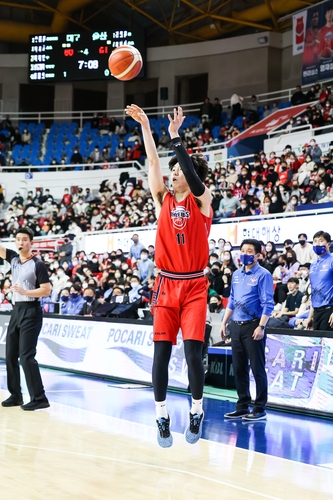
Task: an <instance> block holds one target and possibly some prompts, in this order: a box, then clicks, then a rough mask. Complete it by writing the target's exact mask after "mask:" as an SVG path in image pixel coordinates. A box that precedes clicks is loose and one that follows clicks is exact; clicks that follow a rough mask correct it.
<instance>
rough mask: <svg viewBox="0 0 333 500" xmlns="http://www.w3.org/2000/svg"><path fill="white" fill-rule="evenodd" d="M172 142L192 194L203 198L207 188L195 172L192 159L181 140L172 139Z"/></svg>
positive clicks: (178, 138)
mask: <svg viewBox="0 0 333 500" xmlns="http://www.w3.org/2000/svg"><path fill="white" fill-rule="evenodd" d="M171 142H172V146H173V150H174V152H175V153H176V156H177V160H178V163H179V165H180V168H181V169H182V171H183V174H184V175H185V179H186V181H187V184H188V185H189V186H190V190H191V192H192V193H193V194H194V196H202V195H203V194H204V192H205V186H204V184H203V183H202V181H201V180H200V178H199V176H198V174H197V173H196V171H195V170H194V166H193V162H192V160H191V157H190V156H189V154H188V152H187V151H186V149H185V148H184V145H183V143H182V141H181V138H180V137H175V138H174V139H171Z"/></svg>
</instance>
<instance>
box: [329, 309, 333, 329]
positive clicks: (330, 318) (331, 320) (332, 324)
mask: <svg viewBox="0 0 333 500" xmlns="http://www.w3.org/2000/svg"><path fill="white" fill-rule="evenodd" d="M328 324H329V325H330V327H331V328H333V313H332V314H331V316H330V317H329V320H328Z"/></svg>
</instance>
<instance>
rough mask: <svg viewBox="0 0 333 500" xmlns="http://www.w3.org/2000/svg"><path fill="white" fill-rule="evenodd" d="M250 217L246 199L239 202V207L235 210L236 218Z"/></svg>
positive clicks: (250, 213)
mask: <svg viewBox="0 0 333 500" xmlns="http://www.w3.org/2000/svg"><path fill="white" fill-rule="evenodd" d="M251 215H252V212H251V209H250V207H249V205H248V202H247V200H246V199H242V200H240V207H239V208H237V210H236V217H249V216H251Z"/></svg>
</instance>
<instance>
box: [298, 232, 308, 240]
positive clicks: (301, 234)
mask: <svg viewBox="0 0 333 500" xmlns="http://www.w3.org/2000/svg"><path fill="white" fill-rule="evenodd" d="M301 236H304V238H305V239H306V240H307V239H308V237H307V235H306V234H305V233H299V235H298V236H297V238H300V237H301Z"/></svg>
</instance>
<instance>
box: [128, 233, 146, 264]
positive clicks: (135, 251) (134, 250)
mask: <svg viewBox="0 0 333 500" xmlns="http://www.w3.org/2000/svg"><path fill="white" fill-rule="evenodd" d="M132 241H133V245H132V246H131V248H130V250H129V257H131V258H132V257H134V259H135V260H139V259H140V254H141V250H143V249H144V248H145V246H144V245H143V244H142V243H140V241H139V235H138V234H137V233H135V234H133V236H132Z"/></svg>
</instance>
